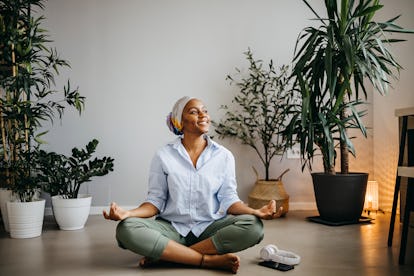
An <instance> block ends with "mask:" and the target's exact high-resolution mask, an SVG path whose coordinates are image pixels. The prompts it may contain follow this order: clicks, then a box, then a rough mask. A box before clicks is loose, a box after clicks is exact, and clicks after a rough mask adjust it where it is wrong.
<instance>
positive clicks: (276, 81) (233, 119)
mask: <svg viewBox="0 0 414 276" xmlns="http://www.w3.org/2000/svg"><path fill="white" fill-rule="evenodd" d="M245 56H246V59H247V61H248V62H249V69H248V72H246V73H243V72H242V71H241V70H240V69H237V68H236V76H237V79H236V78H235V76H230V75H228V76H227V80H229V81H230V83H231V84H234V85H236V86H237V87H238V89H239V91H238V93H237V94H236V96H235V97H234V99H233V104H234V105H233V106H232V107H229V106H227V105H223V106H222V107H221V108H222V109H223V110H225V111H226V113H225V116H224V119H222V120H221V121H220V122H218V123H217V122H213V125H214V126H215V131H216V132H217V133H218V134H219V137H220V138H223V137H230V138H236V139H238V140H240V141H241V142H242V144H245V145H248V146H250V147H251V148H253V149H254V151H255V152H256V153H257V155H258V156H259V158H260V161H261V162H262V163H263V165H264V168H265V180H266V181H268V180H269V179H270V175H269V167H270V162H271V160H272V158H273V157H275V156H276V155H282V154H283V143H282V137H281V136H280V135H279V132H280V130H282V129H283V128H284V126H285V125H284V123H285V117H286V116H285V115H286V114H287V113H288V111H289V109H287V108H286V106H288V105H287V103H288V100H289V99H290V97H289V96H288V93H287V92H288V89H289V79H288V77H289V73H288V72H289V67H288V66H286V65H282V66H281V67H280V68H279V70H277V69H276V68H275V66H274V64H273V61H272V60H271V61H270V62H269V64H268V65H267V66H266V65H264V64H263V61H261V60H255V59H254V57H253V53H252V51H251V50H250V49H248V51H247V52H245Z"/></svg>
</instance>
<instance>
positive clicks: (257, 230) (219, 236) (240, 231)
mask: <svg viewBox="0 0 414 276" xmlns="http://www.w3.org/2000/svg"><path fill="white" fill-rule="evenodd" d="M208 238H211V239H212V242H213V244H214V246H215V248H216V250H217V252H218V254H224V253H230V252H238V251H241V250H244V249H246V248H249V247H251V246H253V245H255V244H258V243H259V242H260V241H261V240H262V239H263V223H262V221H261V220H260V219H259V218H257V217H255V216H253V215H238V216H233V215H228V216H226V217H224V218H222V219H219V220H217V221H215V222H213V223H212V224H211V225H209V226H208V227H207V229H206V230H205V231H204V232H203V233H202V234H201V235H200V236H199V237H196V236H194V234H192V232H190V233H189V234H188V235H187V236H186V237H183V236H181V235H180V234H179V233H178V232H177V231H176V230H175V228H174V227H173V226H172V225H171V223H170V222H168V221H166V220H163V219H160V218H157V219H153V218H127V219H125V220H123V221H121V222H120V223H119V224H118V226H117V229H116V239H117V241H118V244H119V246H120V247H121V248H124V249H128V250H131V251H133V252H135V253H137V254H139V255H142V256H145V257H149V258H151V259H153V260H158V259H159V258H160V257H161V255H162V253H163V252H164V249H165V248H166V246H167V243H168V241H170V240H174V241H176V242H177V243H180V244H183V245H185V246H191V245H193V244H196V243H198V242H200V241H202V240H205V239H208Z"/></svg>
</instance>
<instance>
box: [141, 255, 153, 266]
mask: <svg viewBox="0 0 414 276" xmlns="http://www.w3.org/2000/svg"><path fill="white" fill-rule="evenodd" d="M154 263H155V262H154V261H151V260H150V259H149V258H147V257H143V258H142V259H141V260H139V266H140V267H142V268H146V267H151V266H153V265H154Z"/></svg>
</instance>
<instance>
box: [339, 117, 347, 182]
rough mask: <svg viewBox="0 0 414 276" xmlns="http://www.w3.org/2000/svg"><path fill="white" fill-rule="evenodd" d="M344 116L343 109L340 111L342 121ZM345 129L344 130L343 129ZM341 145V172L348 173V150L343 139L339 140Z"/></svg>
mask: <svg viewBox="0 0 414 276" xmlns="http://www.w3.org/2000/svg"><path fill="white" fill-rule="evenodd" d="M345 116H346V111H345V109H344V110H342V112H341V121H344V118H345ZM345 131H346V130H345ZM340 141H341V142H340V146H341V174H348V173H349V151H348V146H347V144H346V142H345V141H342V139H341V140H340Z"/></svg>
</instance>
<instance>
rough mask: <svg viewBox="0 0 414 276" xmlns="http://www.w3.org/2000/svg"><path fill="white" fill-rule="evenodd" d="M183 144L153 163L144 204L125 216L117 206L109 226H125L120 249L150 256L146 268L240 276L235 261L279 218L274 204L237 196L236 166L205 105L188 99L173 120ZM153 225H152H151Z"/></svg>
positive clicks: (118, 232)
mask: <svg viewBox="0 0 414 276" xmlns="http://www.w3.org/2000/svg"><path fill="white" fill-rule="evenodd" d="M167 124H168V126H169V128H170V130H171V131H173V132H174V133H175V134H176V135H178V136H179V137H178V138H177V139H176V140H175V141H173V142H171V143H169V144H167V145H165V146H164V147H162V148H161V149H160V150H158V152H157V153H156V155H155V157H154V158H153V160H152V163H151V167H150V172H149V185H148V195H147V198H146V200H145V202H144V203H142V204H141V205H140V206H139V207H137V208H135V209H132V210H125V209H123V208H121V207H119V206H118V205H117V204H116V203H112V204H111V206H110V210H109V213H108V212H106V211H103V215H104V217H105V218H106V219H111V220H115V221H121V222H120V223H119V224H118V226H117V230H116V239H117V241H118V244H119V246H120V247H122V248H125V249H129V250H131V251H133V252H135V253H137V254H140V255H142V256H144V258H143V259H142V260H141V261H140V265H141V266H142V267H145V266H148V265H150V264H153V263H156V262H157V261H159V260H162V261H168V262H174V263H181V264H186V265H191V266H198V267H200V268H210V269H224V270H228V271H230V272H233V273H237V270H238V268H239V265H240V259H239V257H238V256H237V255H236V254H234V252H238V251H241V250H244V249H246V248H249V247H251V246H254V245H255V244H257V243H259V242H260V241H261V240H262V239H263V224H262V221H261V220H260V219H273V218H276V217H279V216H280V215H281V213H282V210H281V209H280V210H277V211H276V203H275V201H274V200H272V201H270V202H269V204H267V205H265V206H263V207H262V208H260V209H252V208H250V207H248V206H247V205H245V204H244V203H243V202H241V201H240V199H239V197H238V194H237V183H236V176H235V161H234V157H233V155H232V154H231V152H230V151H229V150H227V149H226V148H224V147H223V146H221V145H219V144H217V143H216V142H214V141H212V140H211V139H210V138H209V137H208V136H207V132H208V129H209V126H210V116H209V115H208V113H207V109H206V107H205V106H204V104H203V102H201V101H200V100H198V99H195V98H190V97H183V98H181V99H179V100H178V101H177V102H176V103H175V105H174V107H173V110H172V112H171V113H170V115H169V116H168V118H167ZM154 216H156V217H155V219H153V217H154Z"/></svg>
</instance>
